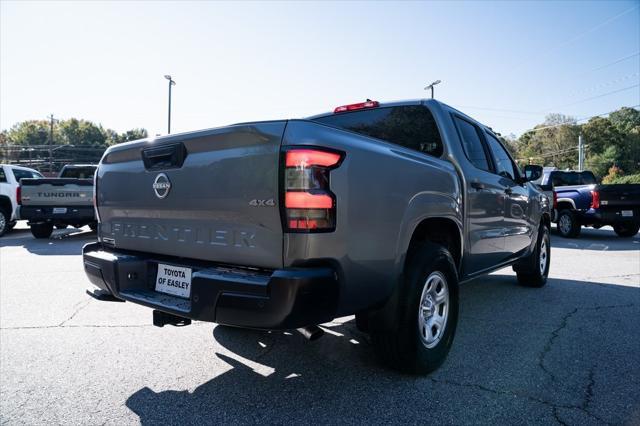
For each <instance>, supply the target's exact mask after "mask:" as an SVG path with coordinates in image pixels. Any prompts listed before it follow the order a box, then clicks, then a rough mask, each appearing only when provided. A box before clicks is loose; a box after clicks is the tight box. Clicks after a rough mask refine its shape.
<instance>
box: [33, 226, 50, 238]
mask: <svg viewBox="0 0 640 426" xmlns="http://www.w3.org/2000/svg"><path fill="white" fill-rule="evenodd" d="M52 232H53V225H52V224H50V223H36V224H33V225H31V233H32V234H33V236H34V237H36V238H49V237H50V236H51V233H52Z"/></svg>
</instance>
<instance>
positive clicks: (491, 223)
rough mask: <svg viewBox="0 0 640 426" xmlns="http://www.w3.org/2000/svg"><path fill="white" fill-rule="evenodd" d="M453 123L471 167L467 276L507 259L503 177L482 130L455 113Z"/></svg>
mask: <svg viewBox="0 0 640 426" xmlns="http://www.w3.org/2000/svg"><path fill="white" fill-rule="evenodd" d="M453 118H454V122H455V124H456V128H457V130H458V135H459V137H460V141H461V143H462V147H463V149H464V152H465V155H466V157H467V160H468V162H469V163H470V166H468V167H465V175H466V178H467V179H466V182H467V183H466V184H467V188H466V194H467V200H466V220H467V223H466V228H467V230H468V231H467V232H466V233H465V234H466V238H467V241H466V245H467V248H468V249H467V251H466V255H465V256H464V265H463V266H464V271H465V272H466V274H467V275H469V274H473V273H476V272H480V271H482V270H485V269H488V268H491V267H493V266H495V265H497V264H498V263H500V262H501V261H502V260H503V259H504V257H505V256H504V252H505V250H504V203H505V192H504V189H505V188H504V183H503V182H502V178H501V177H500V176H498V175H496V174H495V173H493V164H492V161H491V158H490V155H489V151H488V149H487V146H486V144H485V142H484V135H483V132H482V130H481V129H480V128H479V127H478V126H477V125H476V124H474V123H472V122H471V121H468V120H466V119H465V118H463V117H461V116H457V115H454V117H453Z"/></svg>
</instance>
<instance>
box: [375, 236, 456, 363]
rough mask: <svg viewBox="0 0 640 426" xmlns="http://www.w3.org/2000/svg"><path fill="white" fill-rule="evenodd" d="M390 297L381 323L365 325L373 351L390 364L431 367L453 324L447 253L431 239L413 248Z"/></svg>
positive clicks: (439, 359) (452, 275) (452, 277)
mask: <svg viewBox="0 0 640 426" xmlns="http://www.w3.org/2000/svg"><path fill="white" fill-rule="evenodd" d="M393 298H394V300H392V301H390V302H389V303H390V306H394V308H393V311H392V312H390V315H389V316H388V317H387V320H386V321H387V323H386V324H382V325H381V327H380V325H378V326H379V327H380V329H381V330H376V329H375V328H373V327H372V330H371V340H372V343H373V346H374V349H375V351H376V353H377V354H378V356H379V357H380V359H381V360H382V361H383V362H384V363H385V364H386V365H388V366H390V367H391V368H393V369H396V370H400V371H403V372H407V373H412V374H427V373H430V372H432V371H434V370H435V369H437V368H438V367H439V366H440V365H441V364H442V363H443V362H444V360H445V358H446V357H447V354H448V353H449V349H450V348H451V345H452V343H453V337H454V335H455V331H456V326H457V324H458V276H457V273H456V267H455V264H454V262H453V258H452V257H451V254H449V252H448V251H447V250H446V249H445V248H444V247H442V246H439V245H437V244H433V243H422V244H421V245H420V246H418V247H416V248H414V249H413V250H412V252H411V253H410V254H409V255H408V260H407V264H406V267H405V279H404V282H403V283H402V284H400V287H399V288H398V289H397V291H396V294H394V296H393ZM382 330H384V331H382Z"/></svg>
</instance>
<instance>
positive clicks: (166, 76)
mask: <svg viewBox="0 0 640 426" xmlns="http://www.w3.org/2000/svg"><path fill="white" fill-rule="evenodd" d="M164 78H166V79H167V80H169V121H168V123H167V134H171V86H175V85H176V82H175V80H173V79H172V78H171V76H170V75H168V74H167V75H165V76H164Z"/></svg>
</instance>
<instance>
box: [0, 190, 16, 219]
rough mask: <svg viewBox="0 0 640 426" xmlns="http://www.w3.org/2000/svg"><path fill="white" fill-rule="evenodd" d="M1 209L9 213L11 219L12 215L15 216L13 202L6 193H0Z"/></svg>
mask: <svg viewBox="0 0 640 426" xmlns="http://www.w3.org/2000/svg"><path fill="white" fill-rule="evenodd" d="M0 209H2V210H4V211H6V212H7V213H8V214H9V219H11V216H13V204H12V203H11V199H10V198H9V197H7V196H6V195H0Z"/></svg>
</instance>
